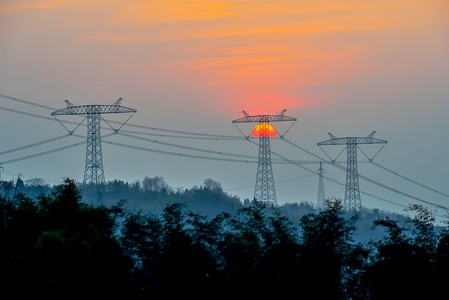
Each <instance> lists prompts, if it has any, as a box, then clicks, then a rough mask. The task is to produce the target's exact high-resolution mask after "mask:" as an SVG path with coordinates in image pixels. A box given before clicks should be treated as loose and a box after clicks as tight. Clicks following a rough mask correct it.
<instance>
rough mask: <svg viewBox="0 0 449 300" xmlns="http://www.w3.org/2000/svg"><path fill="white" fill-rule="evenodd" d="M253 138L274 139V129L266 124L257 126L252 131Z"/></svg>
mask: <svg viewBox="0 0 449 300" xmlns="http://www.w3.org/2000/svg"><path fill="white" fill-rule="evenodd" d="M253 136H254V137H275V136H276V129H275V128H274V126H273V125H271V124H270V123H268V122H262V123H259V124H257V125H256V126H255V127H254V129H253Z"/></svg>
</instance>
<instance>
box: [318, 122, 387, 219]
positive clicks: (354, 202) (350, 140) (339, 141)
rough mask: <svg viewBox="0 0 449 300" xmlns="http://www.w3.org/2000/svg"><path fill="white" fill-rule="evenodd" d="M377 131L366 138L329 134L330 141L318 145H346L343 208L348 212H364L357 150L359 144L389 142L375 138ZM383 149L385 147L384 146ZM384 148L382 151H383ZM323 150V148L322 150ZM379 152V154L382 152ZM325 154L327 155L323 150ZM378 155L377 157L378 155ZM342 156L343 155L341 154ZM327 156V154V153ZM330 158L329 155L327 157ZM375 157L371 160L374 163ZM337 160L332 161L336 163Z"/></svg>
mask: <svg viewBox="0 0 449 300" xmlns="http://www.w3.org/2000/svg"><path fill="white" fill-rule="evenodd" d="M374 133H376V132H375V131H373V132H371V133H370V134H369V135H368V136H366V137H343V138H337V137H336V136H334V135H333V134H332V133H330V132H329V136H330V137H331V138H330V140H327V141H323V142H320V143H318V144H317V145H318V147H320V148H321V146H325V145H346V152H347V163H346V187H345V198H344V202H343V206H344V207H345V208H346V210H347V211H350V212H354V211H355V212H361V211H362V200H361V198H360V188H359V172H358V168H357V149H358V145H359V144H384V146H385V144H386V143H387V141H384V140H380V139H376V138H374ZM382 148H383V146H382ZM382 148H381V149H380V150H382ZM321 150H323V148H321ZM380 150H379V151H377V153H379V152H380ZM323 152H324V153H326V152H325V151H324V150H323ZM377 153H376V155H377ZM340 154H341V153H340ZM326 155H327V153H326ZM327 156H328V157H329V155H327ZM329 159H331V158H330V157H329ZM373 159H374V157H372V158H370V159H369V160H370V161H372V160H373ZM335 160H336V159H331V161H332V162H335Z"/></svg>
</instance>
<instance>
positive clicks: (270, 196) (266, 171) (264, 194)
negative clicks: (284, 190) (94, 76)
mask: <svg viewBox="0 0 449 300" xmlns="http://www.w3.org/2000/svg"><path fill="white" fill-rule="evenodd" d="M285 111H286V109H284V110H283V111H282V112H281V113H280V114H279V115H255V116H250V115H249V114H248V113H246V112H245V111H243V114H244V117H243V118H240V119H236V120H234V121H232V123H234V125H235V126H236V127H237V125H236V124H238V123H257V125H256V126H255V127H254V129H253V130H252V132H251V133H250V134H249V135H245V134H244V133H243V132H242V131H241V130H240V129H239V128H238V127H237V129H239V130H240V132H242V134H243V135H245V137H246V139H249V138H250V137H251V135H252V136H253V137H259V158H258V166H257V175H256V185H255V189H254V201H255V202H257V203H259V204H262V205H264V206H276V205H277V199H276V189H275V186H274V178H273V169H272V167H271V150H270V138H271V137H275V136H276V135H277V131H276V129H275V128H274V126H273V125H271V123H272V122H284V121H293V122H295V121H296V118H292V117H287V116H285V115H284V114H285ZM292 126H293V124H292ZM290 127H291V126H290ZM284 135H285V133H284V134H283V135H280V136H281V138H282V137H283V136H284Z"/></svg>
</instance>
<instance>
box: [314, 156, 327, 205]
mask: <svg viewBox="0 0 449 300" xmlns="http://www.w3.org/2000/svg"><path fill="white" fill-rule="evenodd" d="M323 173H324V169H323V166H322V162H321V161H320V168H319V169H318V196H317V202H316V204H317V208H318V210H323V209H324V208H325V207H326V203H325V201H326V197H325V195H324V181H323Z"/></svg>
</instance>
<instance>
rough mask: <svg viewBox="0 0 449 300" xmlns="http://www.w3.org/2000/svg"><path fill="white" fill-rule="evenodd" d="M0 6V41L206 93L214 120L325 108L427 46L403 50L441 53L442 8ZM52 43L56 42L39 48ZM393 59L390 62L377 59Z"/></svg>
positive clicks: (393, 4)
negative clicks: (25, 39) (22, 41)
mask: <svg viewBox="0 0 449 300" xmlns="http://www.w3.org/2000/svg"><path fill="white" fill-rule="evenodd" d="M9 2H10V4H9V5H8V4H6V5H3V6H0V14H1V15H2V16H3V17H6V18H2V19H4V21H3V22H2V27H5V26H6V28H7V29H8V28H9V29H14V28H15V29H16V32H14V31H13V30H3V31H2V36H3V37H6V38H7V39H12V40H14V39H17V38H15V37H12V36H11V34H17V33H19V34H20V35H22V36H29V37H31V38H32V37H33V36H35V38H36V39H38V38H39V39H41V40H42V42H43V43H45V42H46V41H48V46H45V45H44V46H40V47H42V48H43V49H42V50H41V51H55V52H60V53H61V52H65V57H66V58H68V59H73V60H82V61H86V63H88V64H90V63H93V65H94V67H95V66H96V69H101V68H105V69H108V70H109V72H114V73H118V72H120V73H123V74H128V75H129V76H137V77H141V78H145V77H147V78H152V77H153V76H154V75H152V74H154V73H161V74H162V75H163V76H167V77H171V78H173V80H174V81H176V84H177V85H178V86H181V87H182V89H183V90H184V91H185V92H189V91H191V90H198V89H213V90H215V92H216V93H217V96H216V99H217V101H214V102H213V103H204V102H203V103H201V104H200V105H201V106H202V107H203V108H207V109H209V110H218V111H223V110H225V111H229V112H235V111H240V110H241V109H242V108H244V109H247V110H248V111H250V112H251V113H266V112H267V111H278V110H282V109H284V108H288V109H297V108H303V107H320V106H323V105H335V103H334V104H333V101H334V100H335V97H336V95H338V94H339V93H341V89H339V88H336V86H338V85H342V86H346V85H350V84H353V82H357V81H359V80H373V78H376V77H379V76H390V75H393V74H394V73H395V72H396V70H397V69H399V68H400V69H401V70H404V68H410V66H407V64H408V61H407V59H409V58H408V57H409V56H411V55H414V54H413V53H410V52H411V51H415V52H416V51H429V50H428V49H410V48H409V47H416V46H418V47H426V46H425V45H422V46H419V45H415V44H414V43H413V39H417V38H420V39H421V38H422V39H429V40H431V42H432V47H440V49H444V50H447V49H449V46H448V45H449V43H448V42H447V41H443V40H442V38H443V35H444V33H446V32H445V30H446V29H447V28H448V27H447V26H448V23H449V21H447V19H445V18H444V17H445V16H444V12H443V11H444V9H445V8H447V9H448V10H449V5H448V4H447V2H445V1H413V0H412V1H410V0H409V1H405V0H401V1H386V0H383V1H275V2H273V1H232V0H228V1H175V0H166V1H9ZM8 21H9V22H8ZM429 34H432V35H434V36H433V37H429ZM398 37H400V38H401V39H402V40H398ZM54 39H61V40H62V41H63V43H58V44H56V45H55V46H56V47H54V48H52V49H50V48H47V47H52V44H54ZM28 46H29V45H28ZM392 50H393V51H394V53H401V54H400V55H399V56H400V57H399V59H398V57H389V56H388V55H383V53H386V52H387V51H392ZM442 51H443V50H441V51H440V52H438V50H435V52H436V54H437V55H442V54H443V52H442ZM423 55H429V53H428V52H427V53H423ZM395 56H396V55H395ZM56 59H58V54H56ZM62 59H63V58H62V57H60V58H59V60H60V61H61V60H62ZM413 59H414V57H413ZM429 59H432V57H427V58H426V57H424V58H423V63H427V61H428V60H429ZM111 62H112V63H111ZM29 63H30V64H35V63H34V62H29ZM415 63H416V61H415ZM418 63H419V62H418ZM64 64H65V65H68V66H70V63H68V62H65V63H64ZM99 75H100V76H105V74H103V73H101V72H100V74H99ZM279 103H282V105H280V104H279Z"/></svg>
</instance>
